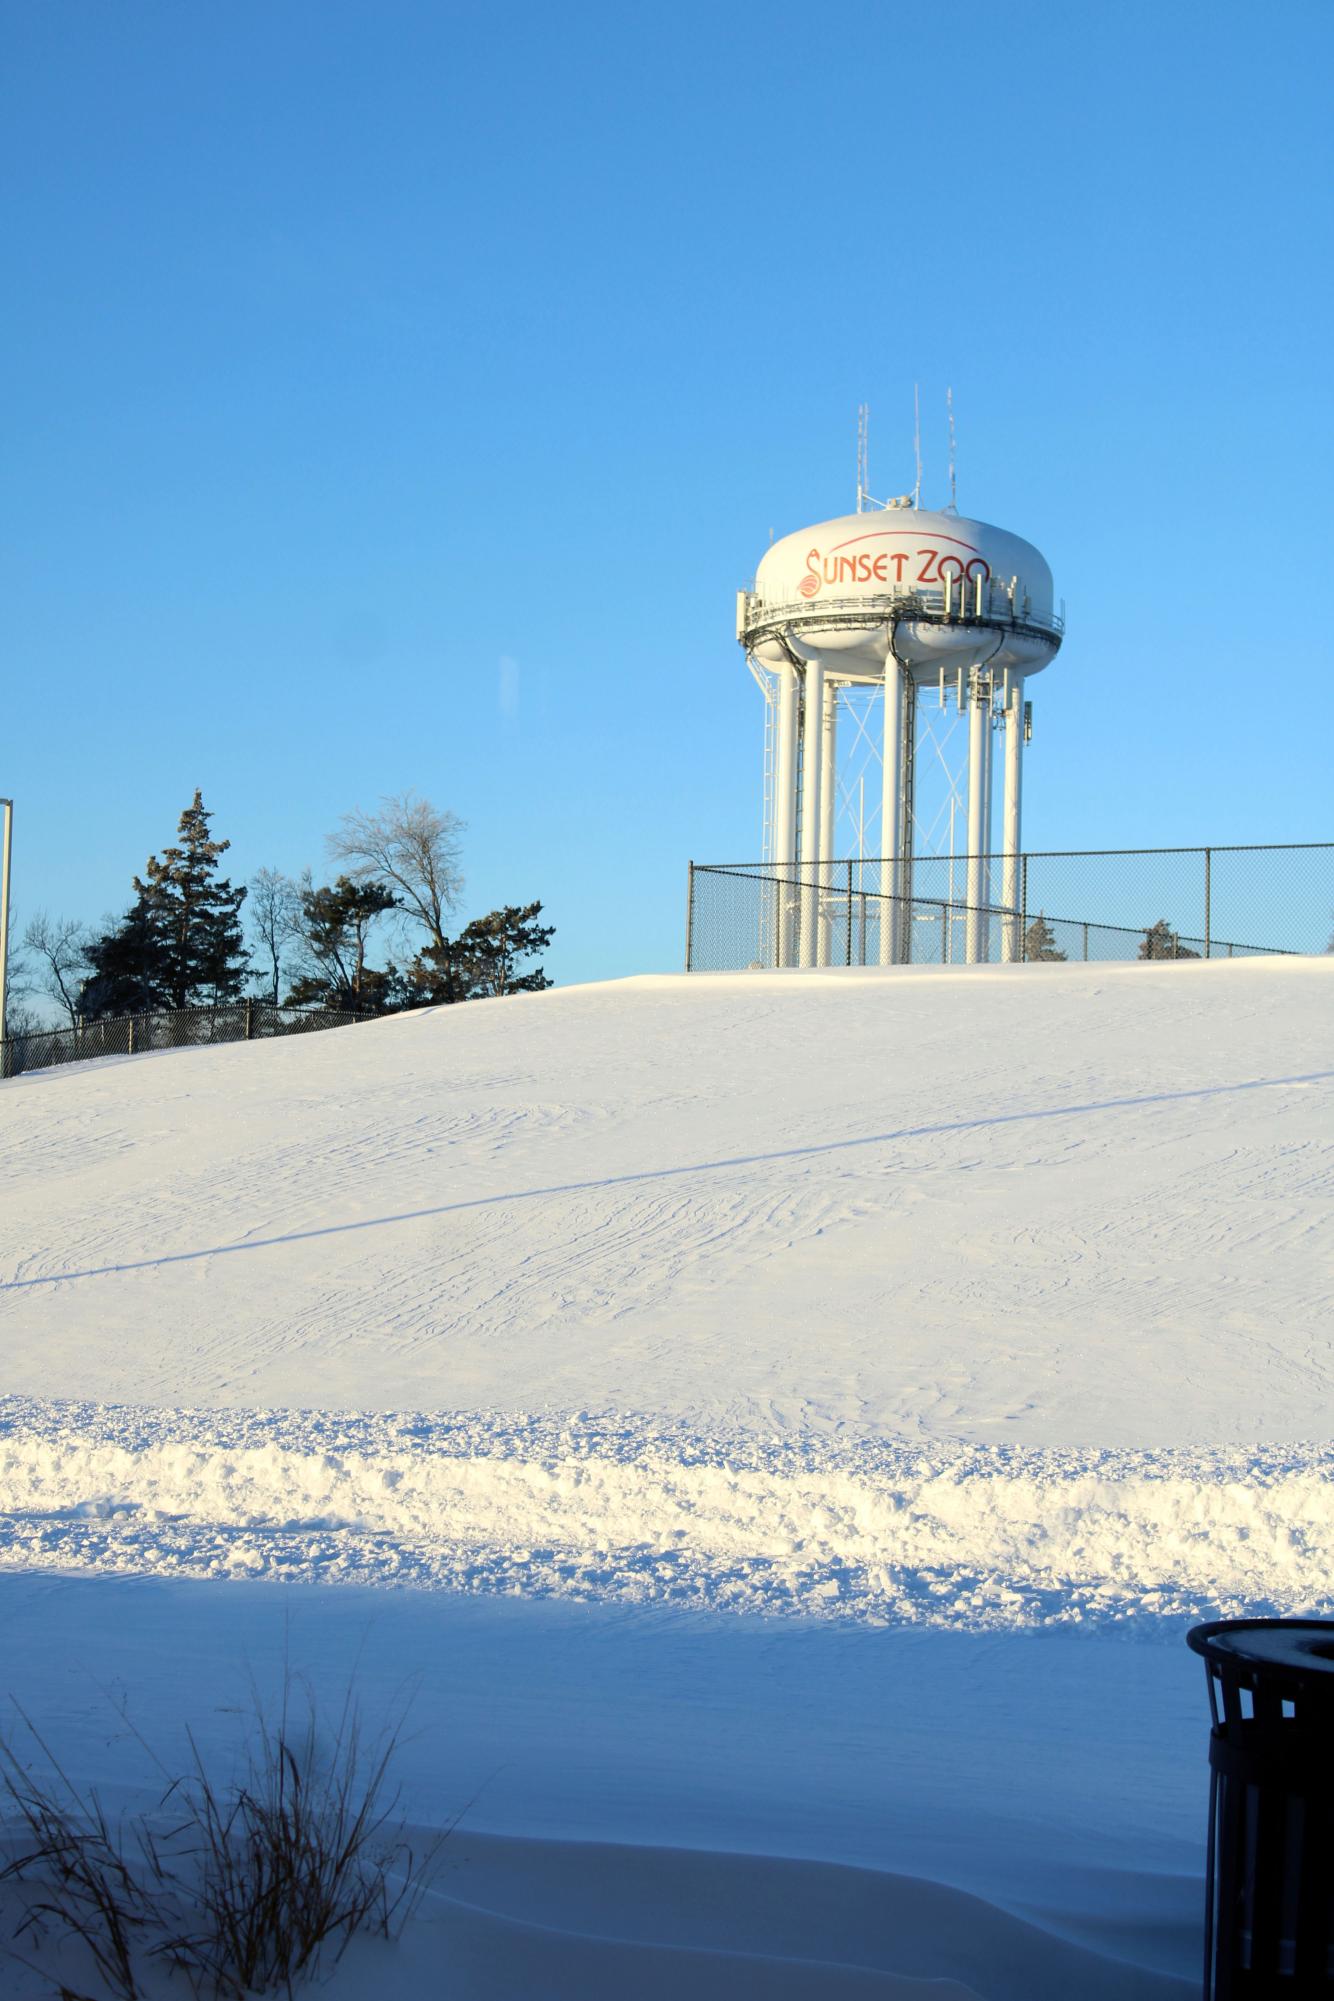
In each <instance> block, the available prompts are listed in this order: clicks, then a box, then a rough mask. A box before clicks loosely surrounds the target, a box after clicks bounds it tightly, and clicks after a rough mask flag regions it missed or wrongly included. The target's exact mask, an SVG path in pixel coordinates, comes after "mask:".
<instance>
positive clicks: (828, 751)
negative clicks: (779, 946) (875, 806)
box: [817, 680, 838, 966]
mask: <svg viewBox="0 0 1334 2001" xmlns="http://www.w3.org/2000/svg"><path fill="white" fill-rule="evenodd" d="M837 760H838V689H837V687H836V686H835V685H834V683H833V682H832V681H830V680H826V682H825V684H824V714H823V716H822V717H821V727H820V860H821V862H825V863H827V862H832V861H833V859H834V807H835V805H836V804H837V799H836V796H835V791H834V772H835V769H836V766H837ZM819 875H820V887H819V891H818V892H817V893H818V895H819V902H820V905H821V907H822V915H821V917H820V929H819V940H818V957H819V963H820V964H821V965H822V966H827V965H828V964H829V960H830V956H831V954H830V943H831V939H830V933H831V931H832V930H833V918H832V917H831V916H830V914H829V912H830V903H831V898H830V896H829V894H828V892H829V889H830V888H831V886H832V884H831V879H830V871H829V869H828V868H821V870H820V871H819Z"/></svg>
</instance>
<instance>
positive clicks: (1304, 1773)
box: [1187, 1619, 1334, 2001]
mask: <svg viewBox="0 0 1334 2001" xmlns="http://www.w3.org/2000/svg"><path fill="white" fill-rule="evenodd" d="M1187 1637H1188V1640H1189V1643H1190V1645H1191V1646H1192V1647H1193V1648H1194V1649H1195V1651H1196V1653H1197V1654H1202V1655H1203V1656H1204V1666H1205V1673H1206V1675H1207V1677H1208V1683H1209V1707H1210V1709H1211V1711H1212V1712H1213V1731H1212V1734H1211V1736H1210V1739H1209V1765H1210V1785H1209V1880H1208V1887H1207V1890H1206V1904H1205V1943H1204V1992H1205V1996H1206V2001H1258V1997H1260V1996H1262V1995H1263V1996H1266V1997H1273V2001H1317V1997H1319V2001H1334V1620H1330V1619H1221V1620H1217V1621H1215V1623H1214V1624H1212V1625H1208V1626H1196V1627H1195V1629H1194V1630H1193V1632H1191V1633H1190V1634H1189V1635H1188V1636H1187Z"/></svg>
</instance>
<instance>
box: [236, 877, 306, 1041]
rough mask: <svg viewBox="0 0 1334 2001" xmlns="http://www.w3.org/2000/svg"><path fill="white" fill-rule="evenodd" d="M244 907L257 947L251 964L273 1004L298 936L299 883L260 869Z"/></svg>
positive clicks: (300, 930)
mask: <svg viewBox="0 0 1334 2001" xmlns="http://www.w3.org/2000/svg"><path fill="white" fill-rule="evenodd" d="M246 908H247V912H248V914H249V918H250V930H251V935H252V936H253V938H254V940H255V945H256V948H257V949H256V953H255V958H254V959H253V960H252V961H251V967H252V970H253V971H255V972H256V973H257V974H259V975H262V978H263V983H264V986H265V987H266V988H267V989H269V991H270V993H271V997H272V1000H273V1004H274V1006H275V1007H276V1006H277V1005H278V1000H279V997H280V995H281V992H282V976H283V962H284V959H285V958H286V956H287V950H288V947H289V946H290V945H293V944H295V942H296V941H297V939H299V938H300V937H301V935H302V925H301V888H300V885H299V884H298V883H295V882H293V880H292V878H291V876H290V875H284V874H283V872H282V870H281V869H276V868H262V869H261V870H260V871H259V873H258V875H256V876H255V877H254V879H253V881H252V882H251V884H250V895H249V897H248V899H247V904H246Z"/></svg>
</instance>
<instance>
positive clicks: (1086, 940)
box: [1084, 924, 1089, 965]
mask: <svg viewBox="0 0 1334 2001" xmlns="http://www.w3.org/2000/svg"><path fill="white" fill-rule="evenodd" d="M1088 956H1089V928H1088V925H1087V924H1086V925H1085V926H1084V963H1085V965H1087V964H1088Z"/></svg>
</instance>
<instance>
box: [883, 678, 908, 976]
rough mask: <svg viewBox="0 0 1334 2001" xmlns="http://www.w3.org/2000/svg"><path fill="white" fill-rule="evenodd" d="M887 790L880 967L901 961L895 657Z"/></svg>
mask: <svg viewBox="0 0 1334 2001" xmlns="http://www.w3.org/2000/svg"><path fill="white" fill-rule="evenodd" d="M881 757H882V761H883V775H884V790H883V793H882V795H881V806H880V852H881V854H882V855H883V857H884V860H883V862H882V863H881V870H880V897H881V902H880V963H881V965H882V966H892V965H894V964H895V963H896V962H897V960H898V957H899V938H900V935H901V933H902V929H903V927H902V925H901V923H900V922H899V905H898V901H897V899H898V896H899V894H900V869H899V834H900V828H901V827H902V824H903V669H902V668H901V667H900V665H899V663H898V661H897V660H896V659H895V658H894V655H893V654H892V653H891V654H890V656H889V658H888V659H887V660H886V662H885V734H884V740H883V743H882V745H881Z"/></svg>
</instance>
